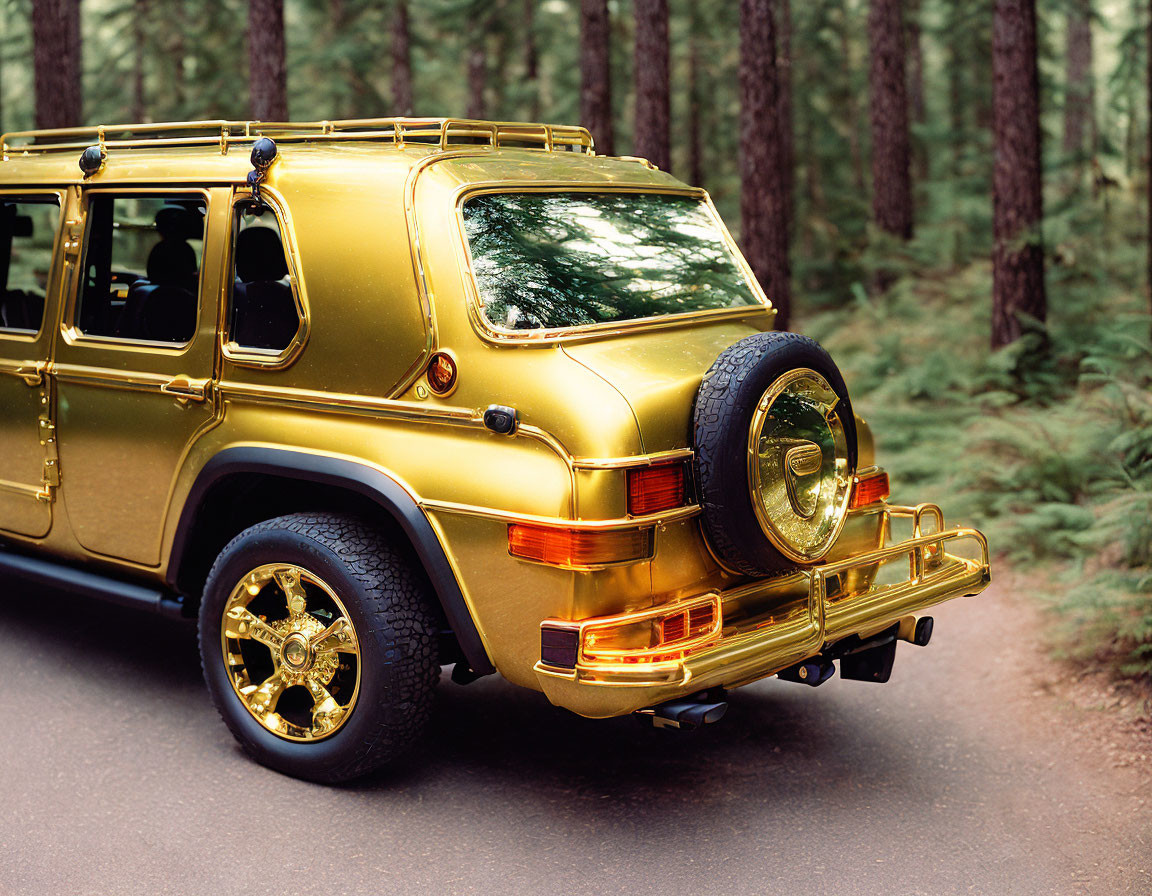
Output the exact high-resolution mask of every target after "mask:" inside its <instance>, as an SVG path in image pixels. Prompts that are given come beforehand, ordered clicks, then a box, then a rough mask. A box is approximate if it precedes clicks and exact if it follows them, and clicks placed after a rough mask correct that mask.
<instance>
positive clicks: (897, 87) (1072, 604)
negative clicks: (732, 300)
mask: <svg viewBox="0 0 1152 896" xmlns="http://www.w3.org/2000/svg"><path fill="white" fill-rule="evenodd" d="M0 10H2V13H3V17H2V25H3V31H2V34H0V129H2V130H4V131H14V130H23V129H28V128H32V127H59V126H67V125H71V124H80V123H89V124H95V123H101V122H106V123H107V122H123V121H166V120H183V119H202V118H250V117H251V118H260V119H263V120H278V119H284V118H292V119H304V120H318V119H329V118H343V117H385V116H392V115H407V114H413V113H414V114H417V115H421V116H467V117H475V118H495V119H503V120H546V121H554V122H565V123H570V122H578V123H581V124H584V125H586V126H588V127H589V128H590V129H591V131H592V132H593V135H594V137H595V139H596V145H597V149H598V150H599V151H600V152H603V153H608V154H634V155H638V156H643V157H645V158H648V159H650V160H651V161H653V162H654V163H655V164H657V165H658V166H660V167H662V168H666V169H669V170H671V171H672V172H673V173H674V174H675V175H677V176H678V177H680V178H682V179H683V180H686V181H688V182H690V183H693V184H698V185H701V186H703V187H705V188H707V189H708V190H709V191H710V192H711V194H712V196H713V198H714V199H715V201H716V204H717V206H718V207H719V209H720V211H721V213H722V214H723V216H724V218H725V219H726V220H727V222H728V224H729V226H730V227H731V228H732V230H733V232H734V233H735V234H736V235H737V237H738V239H739V240H740V241H741V245H742V246H743V248H744V250H745V253H746V254H747V256H748V258H749V261H750V263H751V264H752V267H753V270H754V271H755V272H756V274H757V276H758V277H759V278H760V279H761V281H762V283H763V284H764V286H765V289H766V290H767V291H768V293H769V295H770V296H771V297H772V298H773V300H774V301H775V302H776V304H777V305H778V307H780V309H781V323H782V324H783V325H786V326H789V327H790V328H792V329H797V330H802V331H804V332H806V333H809V334H810V335H812V336H814V337H816V338H817V339H819V340H820V341H821V342H823V343H824V344H825V345H826V346H827V347H828V348H829V349H830V350H831V351H832V352H833V354H834V355H835V356H836V357H837V359H838V360H839V362H840V364H841V366H842V367H843V368H844V371H845V375H846V379H847V381H848V384H849V387H850V389H851V390H852V393H853V397H854V401H855V403H856V405H857V408H858V410H860V411H861V412H862V413H863V414H864V415H865V416H866V417H868V418H869V419H870V420H871V422H872V423H873V425H874V429H875V431H876V433H877V436H878V449H879V455H880V461H881V463H882V464H883V465H885V466H886V467H888V468H889V469H890V470H891V472H892V481H893V484H894V497H895V498H896V499H898V500H904V501H910V500H934V501H940V502H941V503H942V504H943V505H944V506H945V509H946V510H948V511H950V513H951V515H952V516H953V518H956V517H960V518H963V519H966V520H970V521H972V522H975V523H978V524H980V525H983V526H985V527H987V529H988V532H989V535H990V539H991V541H992V545H993V549H994V551H996V552H998V554H999V555H1000V556H1001V562H1000V565H999V568H998V575H1001V576H1003V577H1004V579H1006V580H1007V581H1008V582H1009V587H1012V588H1014V589H1016V590H1020V591H1024V592H1028V593H1029V594H1033V595H1035V596H1036V597H1037V598H1038V599H1040V600H1042V601H1045V602H1046V603H1047V604H1048V605H1049V606H1050V607H1051V608H1052V610H1053V615H1054V619H1055V620H1057V624H1056V625H1055V626H1054V631H1055V632H1056V633H1057V637H1056V638H1055V640H1054V644H1055V647H1056V649H1057V650H1059V651H1063V652H1065V653H1067V654H1070V655H1071V656H1073V657H1075V658H1076V659H1078V660H1081V661H1092V662H1094V663H1098V664H1104V665H1107V666H1109V667H1111V668H1113V669H1115V670H1116V671H1118V672H1120V673H1121V674H1125V675H1129V676H1133V677H1137V678H1142V679H1143V680H1144V681H1145V682H1147V681H1148V680H1149V679H1150V678H1152V344H1150V329H1152V315H1150V314H1149V274H1150V270H1152V246H1150V229H1149V220H1150V215H1149V205H1148V198H1149V195H1150V193H1152V186H1150V184H1149V175H1148V170H1149V158H1150V146H1152V133H1150V109H1152V94H1150V91H1149V85H1150V84H1152V59H1150V58H1149V43H1150V41H1152V3H1150V2H1149V0H1044V2H1043V3H1042V4H1041V5H1040V7H1039V8H1037V6H1036V5H1035V0H969V2H964V3H958V2H954V0H803V2H800V0H712V2H704V0H701V2H692V0H376V2H367V0H251V2H244V0H166V2H160V0H35V2H31V0H0ZM1008 570H1012V572H1011V574H1007V573H1008Z"/></svg>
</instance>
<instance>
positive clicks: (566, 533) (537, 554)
mask: <svg viewBox="0 0 1152 896" xmlns="http://www.w3.org/2000/svg"><path fill="white" fill-rule="evenodd" d="M508 553H509V554H511V555H512V556H513V557H520V558H522V559H524V560H535V561H536V562H537V563H550V564H553V565H555V566H568V567H580V566H601V565H604V564H606V563H627V562H629V561H633V560H646V559H647V558H649V557H651V556H652V530H651V529H564V528H560V527H557V526H533V525H529V524H527V523H511V524H510V525H509V526H508Z"/></svg>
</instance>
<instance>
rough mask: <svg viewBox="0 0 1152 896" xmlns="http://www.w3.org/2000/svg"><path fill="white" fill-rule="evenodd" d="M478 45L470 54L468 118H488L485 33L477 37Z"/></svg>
mask: <svg viewBox="0 0 1152 896" xmlns="http://www.w3.org/2000/svg"><path fill="white" fill-rule="evenodd" d="M475 39H476V44H475V45H474V46H473V47H472V49H471V50H470V51H469V52H468V111H467V112H466V113H465V115H466V116H467V117H468V118H477V119H484V118H487V117H488V107H487V105H486V104H485V102H484V89H485V87H486V86H487V82H488V59H487V57H486V54H485V52H484V32H481V33H480V34H478V35H476V36H475Z"/></svg>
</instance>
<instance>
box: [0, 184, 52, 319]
mask: <svg viewBox="0 0 1152 896" xmlns="http://www.w3.org/2000/svg"><path fill="white" fill-rule="evenodd" d="M59 223H60V205H59V203H58V202H57V201H56V199H55V198H51V199H43V200H24V199H18V200H9V199H3V198H0V286H2V288H3V292H0V331H4V332H14V333H37V332H39V330H40V326H41V324H42V323H43V320H44V298H45V296H46V295H47V293H48V274H49V271H50V270H51V268H52V249H53V246H54V244H55V241H56V228H57V226H58V225H59Z"/></svg>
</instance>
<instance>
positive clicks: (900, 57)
mask: <svg viewBox="0 0 1152 896" xmlns="http://www.w3.org/2000/svg"><path fill="white" fill-rule="evenodd" d="M868 43H869V48H870V60H869V62H870V65H869V72H868V79H869V86H870V93H871V117H872V217H873V218H874V219H875V221H876V224H877V226H878V227H880V228H881V229H882V230H885V231H887V232H888V233H891V234H893V235H895V236H898V237H900V238H901V239H909V238H911V236H912V173H911V158H912V155H911V144H910V142H909V137H908V81H907V79H906V76H905V73H904V28H903V24H902V17H901V15H900V0H871V2H870V6H869V10H868Z"/></svg>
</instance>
